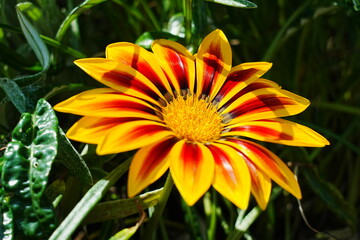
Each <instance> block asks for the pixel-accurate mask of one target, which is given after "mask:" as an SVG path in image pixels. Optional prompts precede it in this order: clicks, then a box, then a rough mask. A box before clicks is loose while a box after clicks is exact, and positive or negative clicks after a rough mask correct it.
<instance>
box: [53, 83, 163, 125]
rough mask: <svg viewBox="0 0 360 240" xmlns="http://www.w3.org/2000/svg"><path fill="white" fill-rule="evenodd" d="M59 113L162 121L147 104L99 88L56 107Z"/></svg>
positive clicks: (111, 90) (107, 89)
mask: <svg viewBox="0 0 360 240" xmlns="http://www.w3.org/2000/svg"><path fill="white" fill-rule="evenodd" d="M54 109H55V110H56V111H59V112H67V113H72V114H77V115H84V116H89V117H136V118H145V119H149V120H156V121H160V118H159V117H158V116H156V110H155V109H154V107H152V106H151V105H150V104H148V103H147V102H145V101H143V100H141V99H138V98H134V97H131V96H127V95H124V94H121V93H119V92H118V91H116V90H113V89H111V88H97V89H93V90H89V91H85V92H82V93H80V94H77V95H75V96H73V97H71V98H69V99H67V100H65V101H63V102H61V103H58V104H57V105H55V106H54Z"/></svg>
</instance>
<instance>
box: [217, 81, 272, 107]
mask: <svg viewBox="0 0 360 240" xmlns="http://www.w3.org/2000/svg"><path fill="white" fill-rule="evenodd" d="M268 87H271V85H269V84H267V83H266V82H253V83H251V84H249V85H248V86H246V87H245V88H244V89H242V90H241V91H239V92H238V93H237V94H235V95H234V96H233V97H232V98H231V99H230V100H229V101H228V102H227V103H226V104H225V105H224V108H226V107H227V106H229V105H230V104H231V103H232V102H233V101H235V100H236V99H238V98H239V97H241V96H243V95H245V94H246V93H249V92H252V91H255V90H258V89H262V88H268Z"/></svg>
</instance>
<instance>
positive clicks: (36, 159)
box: [2, 99, 58, 239]
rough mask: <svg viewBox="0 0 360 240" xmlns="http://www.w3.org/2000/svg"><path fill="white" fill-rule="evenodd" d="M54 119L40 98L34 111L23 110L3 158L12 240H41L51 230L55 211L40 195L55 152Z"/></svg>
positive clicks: (3, 174)
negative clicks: (13, 238) (24, 111)
mask: <svg viewBox="0 0 360 240" xmlns="http://www.w3.org/2000/svg"><path fill="white" fill-rule="evenodd" d="M57 127H58V121H57V118H56V116H55V113H54V111H53V110H52V108H51V106H50V104H48V103H47V102H46V101H45V100H43V99H40V100H39V101H38V104H37V106H36V109H35V113H34V114H30V113H24V114H23V115H22V117H21V119H20V121H19V123H18V125H17V126H16V127H15V129H14V131H13V135H12V138H13V139H12V141H11V142H10V143H9V144H8V146H7V148H6V151H5V154H4V158H5V164H4V167H3V173H2V183H3V188H4V191H5V193H6V194H8V195H9V196H10V197H9V206H10V208H11V210H12V213H13V216H14V221H15V222H14V227H15V230H16V231H15V234H16V236H15V239H17V238H21V237H25V238H26V239H45V238H46V237H47V236H49V234H50V233H51V232H52V231H53V230H54V229H55V227H56V226H55V214H54V212H53V210H52V207H51V204H50V203H49V202H48V201H47V199H46V198H44V197H43V193H44V191H45V188H46V185H47V181H48V175H49V172H50V170H51V165H52V162H53V160H54V159H55V156H56V153H57V145H58V142H57Z"/></svg>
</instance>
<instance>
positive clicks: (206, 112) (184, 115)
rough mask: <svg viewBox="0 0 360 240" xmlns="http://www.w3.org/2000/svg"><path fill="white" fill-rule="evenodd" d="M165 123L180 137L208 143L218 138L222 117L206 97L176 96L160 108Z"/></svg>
mask: <svg viewBox="0 0 360 240" xmlns="http://www.w3.org/2000/svg"><path fill="white" fill-rule="evenodd" d="M162 114H163V119H164V122H165V123H166V125H167V126H168V127H169V128H170V129H171V130H172V131H174V133H175V134H176V135H177V137H178V138H180V139H185V140H187V141H190V142H201V143H208V142H212V141H215V140H217V139H219V138H220V134H221V131H222V130H223V124H222V120H223V119H222V117H221V115H219V114H218V111H217V109H216V107H215V106H214V105H213V104H212V103H209V101H208V100H207V99H199V98H198V97H197V96H196V95H190V94H188V95H185V96H178V97H177V98H175V99H174V100H173V101H172V102H170V103H169V104H168V105H167V106H165V107H163V108H162Z"/></svg>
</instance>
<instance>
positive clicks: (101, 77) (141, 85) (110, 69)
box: [74, 58, 165, 105]
mask: <svg viewBox="0 0 360 240" xmlns="http://www.w3.org/2000/svg"><path fill="white" fill-rule="evenodd" d="M74 63H75V64H76V65H77V66H79V67H80V68H81V69H82V70H84V71H85V72H86V73H87V74H89V75H90V76H91V77H93V78H94V79H96V80H97V81H99V82H101V83H103V84H105V85H106V86H108V87H111V88H113V89H115V90H118V91H119V92H122V93H126V94H128V95H131V96H134V97H138V98H141V99H144V100H147V101H149V102H151V103H153V104H156V105H158V104H159V103H158V100H159V99H160V98H162V99H164V100H165V98H164V96H163V95H162V93H161V92H160V91H159V89H158V88H157V87H156V86H155V85H154V84H153V83H152V82H151V81H150V80H149V79H147V78H146V77H145V76H144V75H142V74H141V73H140V72H138V71H136V70H135V69H134V68H132V67H131V66H128V65H125V64H123V63H119V62H116V61H114V60H110V59H105V58H84V59H79V60H76V61H75V62H74Z"/></svg>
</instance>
